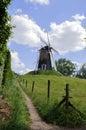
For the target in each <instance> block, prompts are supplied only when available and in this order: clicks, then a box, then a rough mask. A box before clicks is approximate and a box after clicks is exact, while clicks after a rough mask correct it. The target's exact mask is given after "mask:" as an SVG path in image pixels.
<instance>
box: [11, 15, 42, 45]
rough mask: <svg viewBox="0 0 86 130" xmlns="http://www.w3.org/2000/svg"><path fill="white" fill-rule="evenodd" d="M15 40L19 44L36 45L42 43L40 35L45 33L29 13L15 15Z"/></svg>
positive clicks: (13, 20)
mask: <svg viewBox="0 0 86 130" xmlns="http://www.w3.org/2000/svg"><path fill="white" fill-rule="evenodd" d="M12 24H13V25H15V26H16V27H15V28H14V30H13V32H14V38H13V39H12V40H14V41H15V42H16V43H18V44H23V45H27V46H30V47H36V46H38V45H40V37H39V36H40V35H44V32H43V31H42V30H41V28H40V27H39V26H38V25H37V24H36V23H35V22H34V21H33V20H31V19H30V18H29V17H28V15H14V16H13V19H12Z"/></svg>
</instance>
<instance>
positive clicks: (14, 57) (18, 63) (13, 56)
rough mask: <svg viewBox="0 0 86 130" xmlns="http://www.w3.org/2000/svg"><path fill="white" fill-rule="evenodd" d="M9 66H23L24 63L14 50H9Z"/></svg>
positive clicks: (13, 68) (16, 67)
mask: <svg viewBox="0 0 86 130" xmlns="http://www.w3.org/2000/svg"><path fill="white" fill-rule="evenodd" d="M11 67H12V70H16V69H18V68H19V69H22V68H25V64H24V63H23V62H22V61H21V60H20V58H19V55H18V52H16V51H11Z"/></svg>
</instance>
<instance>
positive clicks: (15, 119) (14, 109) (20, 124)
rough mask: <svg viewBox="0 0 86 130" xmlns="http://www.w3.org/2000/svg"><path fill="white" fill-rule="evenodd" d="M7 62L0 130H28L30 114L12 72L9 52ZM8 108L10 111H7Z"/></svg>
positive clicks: (1, 88) (4, 75) (2, 92)
mask: <svg viewBox="0 0 86 130" xmlns="http://www.w3.org/2000/svg"><path fill="white" fill-rule="evenodd" d="M5 60H6V61H5V65H4V71H3V80H2V87H0V97H2V98H3V99H2V98H1V99H0V103H1V101H2V103H1V104H0V129H1V130H28V129H29V128H28V126H29V123H30V119H29V113H28V110H27V108H26V105H25V101H24V99H23V97H22V94H21V92H20V90H19V88H18V86H19V84H18V81H17V80H18V78H16V75H15V74H14V73H13V72H12V71H11V58H10V52H9V51H8V52H7V53H6V59H5ZM4 104H5V106H4ZM1 106H2V107H1ZM7 106H8V108H9V109H6V108H7ZM2 110H3V115H5V117H4V118H3V115H2ZM7 117H8V118H7Z"/></svg>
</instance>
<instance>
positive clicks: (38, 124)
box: [20, 87, 86, 130]
mask: <svg viewBox="0 0 86 130" xmlns="http://www.w3.org/2000/svg"><path fill="white" fill-rule="evenodd" d="M20 90H21V92H22V94H23V95H24V97H25V99H26V105H27V107H28V109H29V113H30V117H31V120H32V123H31V126H30V129H31V130H86V128H77V129H72V128H70V129H69V128H63V127H58V126H53V125H50V124H46V123H45V122H44V121H42V119H41V118H40V116H39V114H38V112H37V110H36V108H35V107H34V105H33V103H32V101H31V99H30V98H29V97H28V96H27V95H26V94H25V92H24V91H23V90H22V88H21V87H20Z"/></svg>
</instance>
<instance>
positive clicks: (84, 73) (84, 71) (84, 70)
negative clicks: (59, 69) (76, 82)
mask: <svg viewBox="0 0 86 130" xmlns="http://www.w3.org/2000/svg"><path fill="white" fill-rule="evenodd" d="M76 77H78V78H84V79H86V63H84V64H83V65H82V67H81V68H80V70H79V72H77V74H76Z"/></svg>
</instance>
